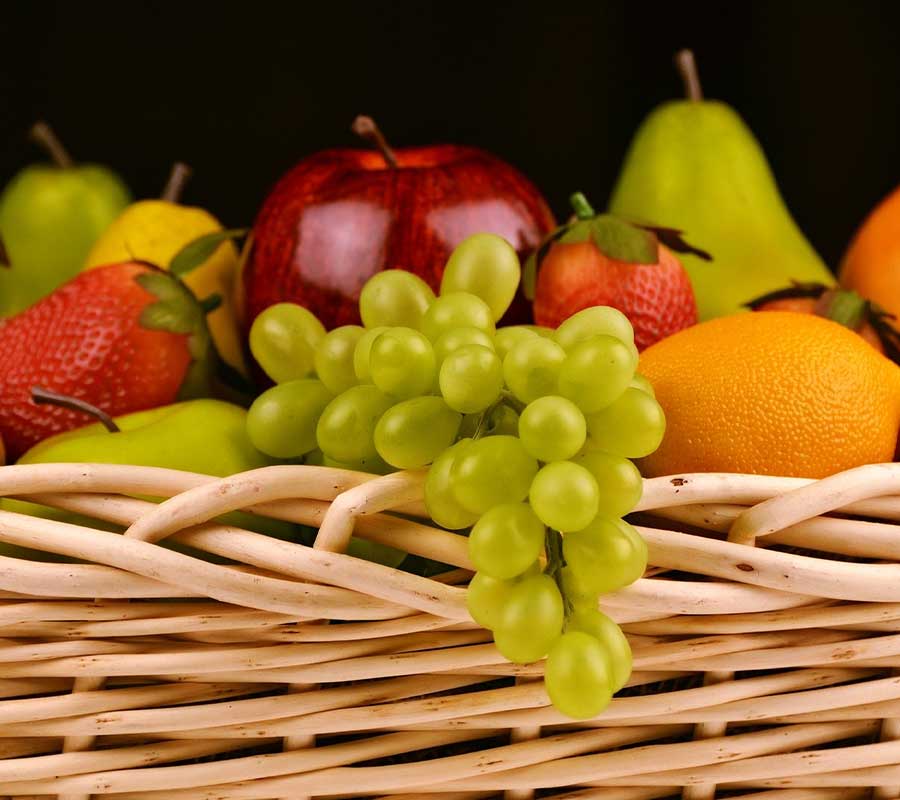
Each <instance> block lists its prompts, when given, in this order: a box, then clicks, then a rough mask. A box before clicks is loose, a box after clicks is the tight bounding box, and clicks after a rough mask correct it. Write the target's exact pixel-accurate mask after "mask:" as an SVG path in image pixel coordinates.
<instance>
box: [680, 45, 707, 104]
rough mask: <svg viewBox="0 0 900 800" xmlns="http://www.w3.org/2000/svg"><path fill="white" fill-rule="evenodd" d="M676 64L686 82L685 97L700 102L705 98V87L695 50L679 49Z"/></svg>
mask: <svg viewBox="0 0 900 800" xmlns="http://www.w3.org/2000/svg"><path fill="white" fill-rule="evenodd" d="M675 66H676V67H677V68H678V73H679V74H680V75H681V80H682V81H683V82H684V94H685V97H687V99H688V100H690V101H692V102H694V103H699V102H700V101H701V100H703V87H702V86H701V85H700V73H699V72H697V61H696V60H695V59H694V51H693V50H679V51H678V52H677V53H676V54H675Z"/></svg>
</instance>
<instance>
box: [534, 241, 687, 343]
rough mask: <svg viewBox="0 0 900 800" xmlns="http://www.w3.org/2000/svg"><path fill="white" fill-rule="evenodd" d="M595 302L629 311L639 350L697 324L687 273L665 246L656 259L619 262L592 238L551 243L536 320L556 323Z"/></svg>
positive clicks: (537, 297)
mask: <svg viewBox="0 0 900 800" xmlns="http://www.w3.org/2000/svg"><path fill="white" fill-rule="evenodd" d="M590 306H612V307H613V308H617V309H619V311H621V312H622V313H623V314H625V316H627V317H628V319H629V320H631V324H632V325H633V326H634V342H635V344H636V345H637V347H638V350H643V349H644V348H646V347H649V346H650V345H651V344H653V343H654V342H657V341H659V340H660V339H664V338H665V337H666V336H671V335H672V334H673V333H676V332H677V331H680V330H681V329H682V328H687V327H689V326H691V325H695V324H696V323H697V301H696V299H695V298H694V290H693V289H692V288H691V282H690V279H689V278H688V275H687V272H685V270H684V267H682V266H681V262H680V261H679V260H678V259H677V258H676V257H675V255H674V254H673V253H672V252H671V251H670V250H668V249H667V248H665V247H663V246H662V245H660V247H659V263H657V264H628V263H625V262H623V261H615V260H613V259H611V258H609V257H607V256H606V255H604V254H603V253H602V252H600V250H598V249H597V247H596V245H594V243H593V242H591V241H586V242H577V243H572V244H560V243H557V244H554V245H552V247H551V248H550V251H549V252H548V253H547V254H546V256H544V259H543V260H542V261H541V267H540V270H539V271H538V276H537V286H536V289H535V299H534V319H535V322H537V324H538V325H547V326H549V327H552V328H555V327H556V326H557V325H559V324H560V323H561V322H563V321H564V320H566V319H568V318H569V317H571V316H572V314H574V313H575V312H577V311H581V310H582V309H583V308H588V307H590Z"/></svg>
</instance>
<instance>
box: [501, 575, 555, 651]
mask: <svg viewBox="0 0 900 800" xmlns="http://www.w3.org/2000/svg"><path fill="white" fill-rule="evenodd" d="M564 621H565V609H564V608H563V600H562V595H561V594H560V593H559V588H558V587H557V586H556V581H554V580H553V578H551V577H550V576H549V575H535V576H533V577H531V578H525V579H524V580H521V581H518V582H517V583H516V584H515V585H514V586H513V587H512V590H511V591H510V592H509V595H508V596H507V597H506V598H505V600H504V602H503V603H502V605H501V608H500V616H499V619H498V620H497V622H496V624H495V627H494V628H493V631H494V643H495V644H496V645H497V649H498V650H499V651H500V653H501V655H502V656H503V657H504V658H506V659H508V660H509V661H512V662H513V663H514V664H531V663H532V662H534V661H538V660H539V659H541V658H543V657H544V656H545V655H547V652H548V651H549V650H550V648H551V647H552V646H553V643H554V642H555V641H556V640H557V639H558V638H559V636H560V634H561V633H562V627H563V622H564Z"/></svg>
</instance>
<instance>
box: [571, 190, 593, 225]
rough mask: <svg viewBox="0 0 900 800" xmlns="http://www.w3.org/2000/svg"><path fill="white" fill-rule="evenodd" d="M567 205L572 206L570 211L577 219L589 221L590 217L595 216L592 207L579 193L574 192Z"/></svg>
mask: <svg viewBox="0 0 900 800" xmlns="http://www.w3.org/2000/svg"><path fill="white" fill-rule="evenodd" d="M569 205H571V206H572V210H573V211H574V212H575V216H576V217H578V219H591V218H592V217H595V216H597V212H596V211H594V207H593V206H592V205H591V204H590V203H589V202H588V199H587V198H586V197H585V196H584V195H583V194H582V193H581V192H575V194H573V195H572V196H571V197H570V198H569Z"/></svg>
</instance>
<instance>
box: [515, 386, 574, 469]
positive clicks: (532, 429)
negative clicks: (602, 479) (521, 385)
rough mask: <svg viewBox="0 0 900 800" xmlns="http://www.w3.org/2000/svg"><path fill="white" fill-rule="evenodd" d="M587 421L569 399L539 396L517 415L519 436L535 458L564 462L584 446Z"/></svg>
mask: <svg viewBox="0 0 900 800" xmlns="http://www.w3.org/2000/svg"><path fill="white" fill-rule="evenodd" d="M586 435H587V423H586V422H585V420H584V414H582V413H581V411H579V410H578V406H576V405H575V404H574V403H573V402H571V401H570V400H566V398H564V397H557V396H556V395H547V396H546V397H539V398H538V399H537V400H534V401H533V402H531V403H529V404H528V405H527V406H526V408H525V410H524V411H523V412H522V414H521V416H520V417H519V438H520V439H521V440H522V444H524V445H525V449H526V450H527V451H528V452H529V453H530V454H531V455H533V456H534V457H535V458H536V459H537V460H538V461H565V460H566V459H568V458H571V457H572V456H574V455H575V454H576V453H577V452H578V451H579V450H581V448H582V446H583V445H584V437H585V436H586Z"/></svg>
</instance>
